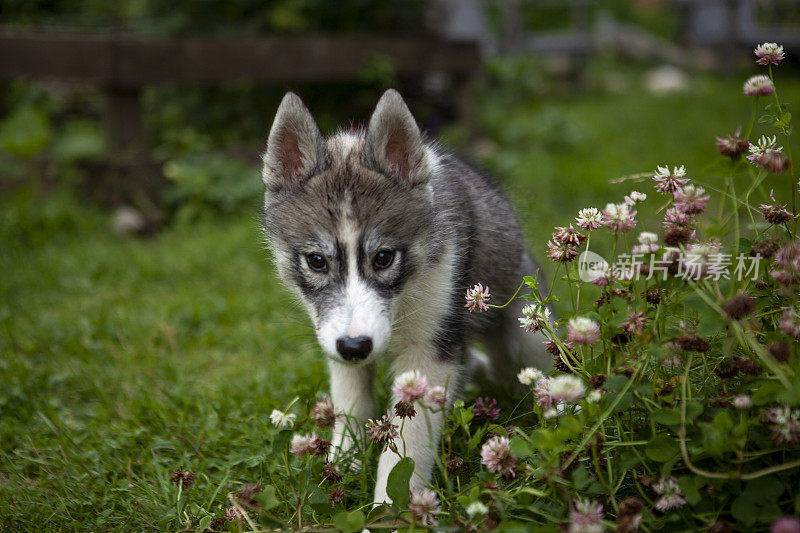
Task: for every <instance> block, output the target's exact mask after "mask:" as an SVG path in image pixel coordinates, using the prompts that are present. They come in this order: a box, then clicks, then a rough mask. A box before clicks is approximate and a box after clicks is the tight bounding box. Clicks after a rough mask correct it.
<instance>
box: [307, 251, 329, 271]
mask: <svg viewBox="0 0 800 533" xmlns="http://www.w3.org/2000/svg"><path fill="white" fill-rule="evenodd" d="M306 263H308V268H310V269H311V270H315V271H317V272H327V271H328V262H327V261H326V260H325V258H324V257H322V256H321V255H319V254H308V255H307V256H306Z"/></svg>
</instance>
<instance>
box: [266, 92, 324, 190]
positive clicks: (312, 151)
mask: <svg viewBox="0 0 800 533" xmlns="http://www.w3.org/2000/svg"><path fill="white" fill-rule="evenodd" d="M324 159H325V147H324V142H323V140H322V135H321V134H320V132H319V127H317V123H316V122H314V118H313V117H312V116H311V113H309V112H308V109H307V108H306V106H305V105H304V104H303V102H302V100H300V98H299V97H298V96H297V95H296V94H294V93H291V92H289V93H286V95H285V96H284V97H283V100H282V101H281V105H280V106H279V107H278V112H277V113H276V114H275V120H274V122H273V123H272V128H271V129H270V131H269V139H268V140H267V151H266V152H265V153H264V170H263V172H262V179H263V180H264V185H266V186H267V190H268V191H269V192H273V193H276V192H279V191H281V190H284V189H291V188H293V187H297V186H299V185H301V184H302V183H303V182H305V181H306V180H307V179H308V178H309V177H310V176H311V175H312V174H313V173H314V172H315V170H317V168H318V167H319V166H320V165H321V164H322V163H323V162H324Z"/></svg>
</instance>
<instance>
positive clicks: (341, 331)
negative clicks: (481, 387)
mask: <svg viewBox="0 0 800 533" xmlns="http://www.w3.org/2000/svg"><path fill="white" fill-rule="evenodd" d="M263 159H264V170H263V180H264V184H265V185H266V194H265V208H264V224H265V229H266V234H267V237H268V240H269V243H270V247H271V249H272V252H273V256H274V260H275V264H276V266H277V270H278V273H279V275H280V277H281V278H282V279H283V280H284V281H285V283H286V284H287V285H288V286H289V287H290V288H291V289H292V290H293V291H294V292H295V293H296V295H297V296H298V297H299V299H300V300H301V301H302V302H303V304H304V305H305V307H306V308H307V310H308V313H309V315H310V317H311V319H312V321H313V323H314V327H315V330H316V334H317V338H318V340H319V344H320V346H321V347H322V350H323V351H324V352H325V354H326V355H327V356H328V359H329V369H330V382H331V399H332V401H333V404H334V406H335V407H336V408H337V409H338V410H340V411H341V412H343V413H345V414H346V415H347V416H346V417H343V418H342V419H341V420H340V421H339V422H337V424H336V427H335V428H334V437H333V447H332V452H331V453H332V456H333V457H334V458H335V457H341V456H343V455H345V454H346V452H347V450H348V449H349V448H350V447H351V446H352V444H353V438H352V436H353V435H357V434H362V432H363V428H364V422H365V421H366V419H367V418H373V417H376V415H377V411H376V405H375V399H374V397H373V387H372V380H373V368H374V366H375V363H376V362H377V361H379V360H383V359H386V360H388V361H389V367H390V369H391V372H392V373H393V375H399V374H400V373H402V372H405V371H408V370H418V371H419V372H421V373H422V374H424V375H425V376H426V377H427V379H428V384H429V386H431V387H432V386H435V385H440V386H443V387H446V388H447V390H448V392H449V395H450V398H454V397H456V396H457V394H458V391H459V388H460V387H461V386H462V385H463V383H464V380H465V378H466V374H467V368H468V367H469V363H470V361H469V355H468V354H469V353H470V346H471V344H472V343H474V342H480V343H481V344H482V346H483V350H485V352H486V353H487V354H488V358H489V361H490V364H491V368H492V373H493V375H494V376H495V377H496V378H498V379H506V380H508V379H513V375H514V374H515V373H516V372H517V371H518V370H519V368H520V366H523V365H533V366H537V367H539V368H542V369H545V370H546V369H548V368H549V367H550V364H551V357H550V356H549V355H548V354H547V353H546V352H545V350H544V347H543V345H542V340H543V337H542V336H541V335H540V334H530V333H526V332H525V331H524V329H523V328H521V327H520V324H519V322H518V317H520V316H521V307H522V305H521V304H519V303H515V304H513V305H510V306H508V307H507V308H505V309H502V310H498V309H492V310H490V311H489V312H485V313H470V312H469V311H468V310H467V309H466V308H465V307H464V294H465V292H466V290H467V289H468V288H469V287H470V286H472V285H474V284H475V283H478V282H480V283H482V284H484V285H488V286H489V287H490V289H491V292H492V302H495V303H504V302H505V301H506V300H507V299H508V298H510V297H511V295H512V294H513V293H514V291H515V290H516V288H517V287H518V285H519V283H520V281H521V279H522V276H523V275H526V274H532V273H533V272H535V271H536V265H535V263H534V262H533V260H532V259H531V256H530V255H529V254H528V252H527V251H526V249H525V246H524V244H523V238H522V233H521V231H520V228H519V224H518V222H517V219H516V217H515V215H514V212H513V209H512V208H511V206H510V204H509V202H508V200H507V199H506V198H505V197H504V196H503V194H502V193H501V191H500V190H499V189H498V187H497V185H496V184H495V183H494V182H493V181H492V180H491V179H490V178H488V177H487V176H486V175H485V174H483V173H482V172H480V171H478V170H476V169H475V168H473V167H471V166H469V165H468V164H466V163H465V162H463V161H461V160H460V159H458V158H457V157H455V156H454V155H452V154H450V153H448V152H446V151H444V150H441V149H439V148H438V147H436V146H435V145H433V144H431V143H426V142H425V141H424V140H423V137H422V135H421V133H420V130H419V128H418V126H417V124H416V121H415V120H414V118H413V116H412V115H411V113H410V111H409V110H408V107H407V106H406V104H405V102H404V101H403V99H402V97H401V96H400V94H399V93H398V92H397V91H395V90H388V91H386V93H384V95H383V96H382V97H381V99H380V101H379V102H378V105H377V107H376V108H375V111H374V113H373V114H372V117H371V118H370V121H369V126H368V128H367V129H366V130H365V131H358V132H340V133H337V134H334V135H332V136H331V137H328V138H323V137H322V135H321V134H320V131H319V128H318V127H317V125H316V123H315V121H314V119H313V118H312V116H311V114H310V113H309V111H308V110H307V109H306V107H305V106H304V105H303V103H302V101H301V100H300V98H298V97H297V96H296V95H294V94H292V93H287V94H286V96H284V98H283V101H282V102H281V104H280V107H279V108H278V112H277V114H276V116H275V121H274V123H273V125H272V128H271V130H270V133H269V139H268V142H267V149H266V152H265V154H264V158H263ZM396 401H397V398H393V399H392V400H391V405H394V403H395V402H396ZM417 409H418V414H417V416H416V417H414V418H413V419H410V420H407V421H406V423H405V427H404V429H403V437H404V441H405V444H406V454H407V455H408V456H409V457H411V458H412V459H414V461H415V464H416V475H415V476H414V477H412V481H411V488H412V490H413V489H418V488H421V487H423V486H425V484H426V481H427V480H428V479H429V478H430V476H431V472H432V468H433V466H434V458H435V455H436V453H437V443H438V441H439V438H438V437H439V435H438V428H440V427H441V422H442V419H441V417H442V416H443V414H442V412H441V411H439V412H431V411H428V412H419V410H420V409H422V408H421V407H420V406H417ZM398 460H399V458H398V456H397V454H395V453H393V452H392V451H385V452H384V453H383V454H382V455H381V457H380V460H379V463H378V474H377V483H376V486H375V502H387V501H389V497H388V496H387V494H386V481H387V476H388V475H389V472H390V471H391V469H392V467H393V466H394V465H395V464H396V463H397V461H398Z"/></svg>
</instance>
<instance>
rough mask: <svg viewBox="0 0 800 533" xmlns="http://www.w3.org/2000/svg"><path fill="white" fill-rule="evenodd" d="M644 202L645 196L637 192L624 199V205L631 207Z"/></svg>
mask: <svg viewBox="0 0 800 533" xmlns="http://www.w3.org/2000/svg"><path fill="white" fill-rule="evenodd" d="M645 200H647V195H646V194H645V193H643V192H639V191H631V193H630V194H629V195H627V196H626V197H625V203H626V204H628V205H631V206H633V205H636V204H638V203H639V202H644V201H645Z"/></svg>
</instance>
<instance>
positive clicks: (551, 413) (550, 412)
mask: <svg viewBox="0 0 800 533" xmlns="http://www.w3.org/2000/svg"><path fill="white" fill-rule="evenodd" d="M542 416H543V417H545V418H546V419H550V418H555V417H557V416H558V409H556V408H555V407H551V408H549V409H547V410H545V412H544V413H542Z"/></svg>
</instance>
